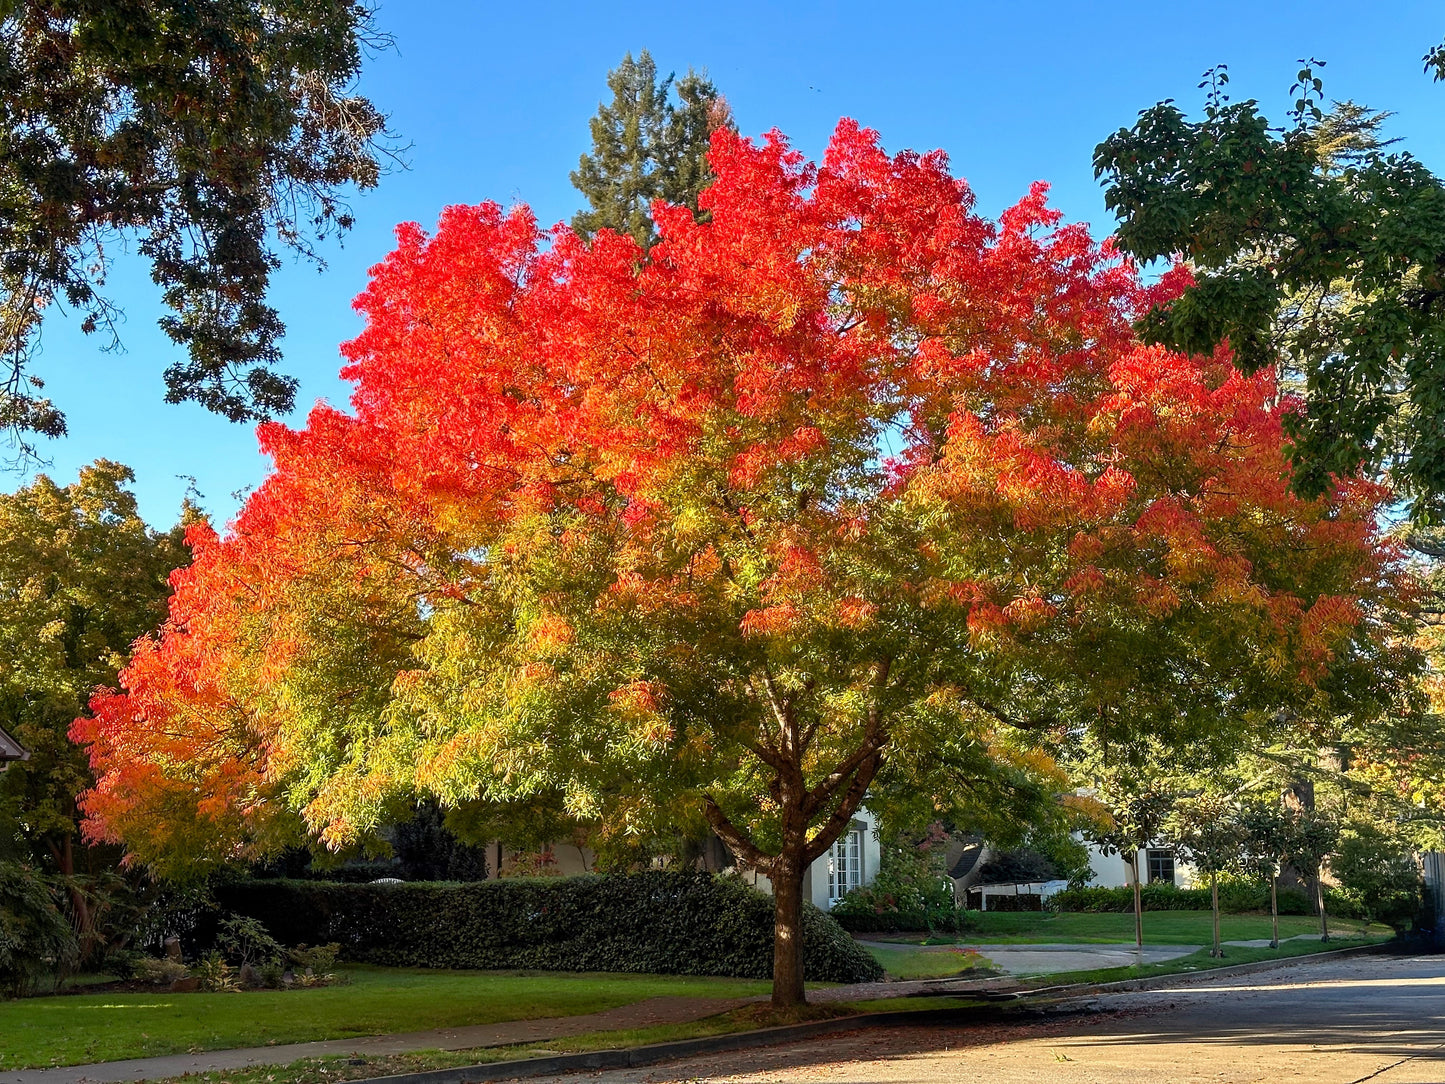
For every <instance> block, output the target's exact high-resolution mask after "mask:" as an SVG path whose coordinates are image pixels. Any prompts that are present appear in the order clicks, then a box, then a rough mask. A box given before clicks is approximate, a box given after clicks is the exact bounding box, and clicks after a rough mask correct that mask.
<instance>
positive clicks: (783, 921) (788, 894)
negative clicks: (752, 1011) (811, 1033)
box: [772, 855, 807, 1009]
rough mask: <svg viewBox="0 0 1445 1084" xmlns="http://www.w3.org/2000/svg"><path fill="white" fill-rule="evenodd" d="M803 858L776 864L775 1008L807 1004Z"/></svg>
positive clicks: (784, 858)
mask: <svg viewBox="0 0 1445 1084" xmlns="http://www.w3.org/2000/svg"><path fill="white" fill-rule="evenodd" d="M805 868H806V867H805V866H804V865H803V863H802V861H801V857H800V856H793V855H780V856H779V857H778V858H777V860H776V861H775V862H774V863H773V872H772V882H773V1007H774V1008H776V1009H789V1008H792V1007H793V1006H795V1005H802V1004H804V1003H805V1002H806V1001H807V996H806V994H805V993H804V991H803V872H804V870H805Z"/></svg>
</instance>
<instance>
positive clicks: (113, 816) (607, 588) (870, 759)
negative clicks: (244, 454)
mask: <svg viewBox="0 0 1445 1084" xmlns="http://www.w3.org/2000/svg"><path fill="white" fill-rule="evenodd" d="M710 162H711V166H712V169H713V170H714V172H715V173H716V177H717V179H716V181H715V183H713V184H712V185H711V186H710V187H708V188H707V189H705V190H704V191H703V193H702V196H701V199H700V207H701V209H702V210H703V211H705V212H708V213H709V215H710V217H709V218H708V219H707V220H706V221H699V220H698V219H697V218H696V217H695V216H694V215H693V213H692V211H691V209H690V208H688V207H686V206H673V207H667V206H662V205H657V210H656V214H657V226H658V233H659V240H658V242H657V243H656V244H655V245H654V247H653V248H652V250H651V252H650V254H648V255H647V258H645V259H644V258H643V257H644V251H643V249H642V248H641V246H640V245H639V243H638V242H637V241H636V240H635V239H634V238H633V237H632V236H630V235H628V234H625V233H616V232H613V231H612V230H609V229H602V230H599V231H598V232H597V234H596V235H595V236H594V237H593V239H592V241H591V243H590V244H589V243H587V242H585V241H584V240H583V239H582V238H581V237H579V236H578V235H577V234H576V233H574V232H573V231H571V230H569V229H566V228H565V227H564V228H559V229H558V230H556V231H555V232H552V233H548V232H547V231H544V230H541V229H539V228H538V225H537V223H536V221H535V220H534V218H533V216H532V215H531V214H530V212H529V211H527V210H526V209H525V208H516V209H513V210H511V211H504V210H503V209H502V208H501V207H499V206H498V205H497V204H494V203H488V204H482V205H480V206H476V207H452V208H449V209H447V210H446V211H445V212H444V213H443V215H442V218H441V221H440V223H439V225H438V227H437V229H436V230H435V232H434V233H431V234H427V233H426V232H424V231H423V230H422V229H421V228H420V227H418V226H415V225H406V226H403V227H401V228H400V230H399V231H398V238H399V243H398V247H397V249H396V251H395V252H393V253H392V254H391V255H390V256H389V257H388V258H387V259H386V260H385V261H384V262H383V263H381V264H380V265H379V266H378V267H376V268H375V269H374V272H373V276H372V281H371V284H370V286H369V287H368V289H367V290H366V292H365V293H364V294H363V295H362V296H361V297H360V299H359V300H358V302H357V305H358V308H359V309H360V311H361V312H362V313H363V314H364V315H365V317H366V321H367V323H366V328H365V330H364V331H363V332H362V333H361V335H360V336H359V337H358V338H357V339H355V340H354V341H353V342H351V343H349V344H348V345H347V346H346V348H345V351H346V356H347V357H348V359H349V365H348V367H347V368H346V370H345V375H346V376H347V377H348V378H349V379H350V380H352V381H353V382H354V384H355V387H356V390H355V393H354V395H353V400H352V406H353V410H354V413H351V414H347V413H343V412H341V411H339V410H336V409H333V408H331V407H327V406H320V407H318V408H316V409H315V410H314V411H313V412H312V414H311V416H310V418H309V420H308V422H307V425H306V426H305V428H304V429H301V430H291V429H287V428H284V427H282V426H279V425H267V426H264V427H263V428H262V430H261V436H262V441H263V444H264V446H265V448H266V450H267V451H268V452H269V454H270V455H271V456H272V458H273V459H274V462H275V469H274V471H273V472H272V474H271V475H270V477H269V478H268V479H267V480H266V482H265V483H264V485H263V486H262V487H261V488H260V489H259V490H258V491H257V492H256V493H254V494H253V495H252V497H251V498H250V499H249V500H248V502H247V504H246V506H245V508H244V509H243V510H242V512H241V513H240V515H239V516H238V518H237V519H236V521H235V522H234V524H233V525H232V527H231V529H230V530H229V531H228V533H227V534H226V535H224V536H218V535H216V534H215V533H214V532H212V531H211V530H210V529H209V528H207V527H205V526H204V525H198V526H196V527H193V528H192V530H191V535H190V539H191V543H192V546H193V548H194V552H195V558H194V562H193V564H192V565H191V566H190V568H188V569H187V570H185V571H183V572H180V573H178V574H177V575H176V577H175V587H176V592H175V595H174V598H173V601H172V608H171V620H170V622H169V624H168V625H167V626H166V628H165V630H164V633H163V635H161V636H160V637H159V638H157V639H153V640H146V641H142V642H141V643H140V644H139V645H138V647H137V649H136V651H135V654H134V656H133V658H132V660H131V663H130V665H129V667H128V668H127V670H126V671H125V672H124V673H123V674H122V676H121V679H120V684H121V688H120V690H118V691H113V692H105V693H102V694H100V695H98V696H97V697H96V698H95V699H94V701H93V703H92V709H93V712H94V716H93V718H90V719H82V720H80V721H78V722H77V723H76V725H75V728H74V733H75V735H76V737H77V738H78V739H80V740H83V741H86V742H88V743H90V748H91V753H92V757H93V763H94V765H95V769H96V772H97V774H98V778H99V782H98V784H97V786H96V788H95V789H94V790H93V791H92V792H90V794H88V795H87V797H86V799H85V808H86V810H87V811H88V813H89V817H90V820H89V831H90V832H91V834H92V835H93V836H94V837H98V838H108V839H120V840H124V842H125V843H126V845H127V846H128V847H129V848H130V849H131V852H132V853H133V854H134V855H135V856H136V858H137V859H138V860H143V861H147V862H152V863H155V864H156V865H157V866H158V868H161V869H162V870H164V869H166V868H171V869H174V868H177V867H178V865H179V863H177V862H176V857H177V856H182V857H183V858H184V860H185V862H186V863H194V862H196V861H198V860H201V859H204V858H212V859H223V858H230V857H235V856H238V855H245V854H247V853H256V852H258V851H262V850H264V849H265V848H267V847H268V846H274V845H276V844H277V842H278V841H280V840H281V839H283V838H285V837H287V836H288V835H289V834H292V833H294V831H295V828H296V824H297V818H299V819H300V822H301V823H302V824H303V825H304V827H305V829H306V830H307V831H309V832H312V833H315V834H316V835H318V836H319V837H320V838H322V839H323V840H324V841H326V842H327V843H329V844H331V845H333V846H345V845H346V844H348V843H349V842H351V841H353V840H356V839H358V838H360V837H362V836H364V834H365V833H366V832H367V831H369V830H370V829H371V828H372V827H373V826H374V825H376V824H377V823H379V822H380V820H381V819H382V818H383V816H384V813H385V809H386V806H387V803H388V802H391V801H394V800H396V799H398V798H410V797H414V796H431V797H434V798H436V799H437V800H438V801H439V802H440V803H441V804H442V805H443V806H446V807H457V806H467V805H470V804H479V805H486V804H488V803H507V802H511V803H518V804H527V803H535V804H542V805H548V806H550V807H551V808H555V809H560V810H563V811H564V812H565V813H566V815H567V816H568V817H570V818H571V819H572V820H573V821H574V822H576V823H578V824H581V825H585V826H588V827H589V828H590V829H591V830H592V832H593V836H592V839H593V841H594V845H595V846H597V847H598V848H599V849H600V850H602V851H604V852H605V851H606V850H607V848H608V847H609V846H610V845H611V844H612V843H618V844H619V845H625V844H626V843H627V842H628V841H630V840H636V839H638V838H644V837H646V836H647V835H648V834H650V833H659V832H662V831H675V830H676V829H677V828H678V827H679V826H680V825H685V824H689V823H694V822H701V821H704V820H705V821H706V823H707V824H708V825H709V826H710V827H711V828H712V829H713V830H714V831H715V832H717V834H718V835H719V836H721V838H722V839H723V840H724V841H725V842H726V843H727V845H728V847H729V848H730V849H731V850H732V852H733V853H734V854H735V855H736V856H737V857H738V858H739V859H740V860H741V861H742V862H744V863H745V864H747V865H749V866H751V867H753V868H755V869H756V870H758V871H760V872H761V873H763V874H765V875H767V876H768V877H769V878H770V879H771V882H772V885H773V889H774V901H775V921H776V951H775V954H774V979H775V992H774V997H775V1000H776V1001H778V1002H779V1003H780V1004H793V1003H796V1002H797V1001H799V1000H801V998H802V996H803V990H802V970H801V967H802V955H801V952H800V945H799V938H800V936H801V934H800V930H801V926H800V922H801V918H800V915H801V907H802V898H801V896H802V882H803V878H804V875H805V873H806V870H807V868H808V865H809V863H811V862H812V861H814V860H815V859H817V858H819V857H820V856H822V855H823V854H825V853H826V852H827V850H828V848H829V847H830V846H831V845H832V844H833V843H834V841H835V840H836V839H837V838H838V837H839V836H840V834H841V833H843V832H844V831H846V830H847V829H848V828H849V827H850V826H851V825H852V823H853V819H854V816H855V814H856V812H857V810H858V808H859V805H860V803H862V801H863V800H864V797H865V795H867V796H868V801H869V803H870V806H873V807H874V808H882V807H886V806H887V805H888V804H889V803H890V802H898V803H900V804H906V803H909V802H913V803H917V802H919V801H924V802H925V803H926V804H927V805H929V806H930V807H931V808H933V809H935V810H942V811H947V812H948V814H949V816H950V817H951V819H953V820H954V821H955V822H957V823H967V824H969V825H970V826H971V827H976V828H978V829H980V830H983V831H990V830H992V829H993V828H994V827H997V826H998V825H999V824H1000V823H1001V822H1004V821H1006V820H1007V819H1008V818H1010V817H1011V816H1021V815H1029V816H1034V815H1041V814H1042V812H1043V811H1044V810H1046V809H1047V808H1048V807H1049V804H1050V802H1049V795H1050V788H1051V787H1053V788H1057V787H1059V786H1060V784H1061V780H1060V778H1059V775H1058V772H1057V769H1056V767H1055V766H1054V764H1053V762H1052V760H1051V759H1050V756H1049V751H1050V749H1051V748H1052V747H1054V746H1055V745H1056V744H1057V743H1059V742H1062V741H1065V740H1067V739H1068V737H1069V736H1070V735H1075V734H1077V733H1079V732H1080V731H1081V730H1088V731H1091V732H1097V731H1103V732H1105V733H1106V735H1107V738H1108V740H1109V741H1111V742H1114V743H1119V744H1124V745H1127V743H1128V742H1129V741H1130V740H1131V738H1135V737H1137V736H1138V735H1139V734H1141V733H1148V734H1150V735H1152V736H1153V737H1154V738H1155V739H1156V740H1158V741H1159V742H1161V743H1163V744H1164V745H1165V746H1166V747H1185V746H1202V747H1210V748H1216V747H1218V748H1228V747H1230V745H1231V743H1233V742H1235V741H1238V740H1241V739H1242V738H1244V737H1249V736H1258V734H1259V732H1260V730H1262V729H1264V728H1266V727H1268V726H1270V725H1279V724H1278V722H1277V721H1278V720H1280V719H1283V718H1289V719H1292V720H1305V719H1308V718H1309V717H1311V715H1312V714H1313V713H1317V712H1326V711H1327V712H1330V713H1333V714H1338V713H1339V712H1341V711H1345V710H1348V707H1349V704H1348V702H1347V699H1346V692H1347V690H1345V689H1344V688H1343V687H1342V686H1340V685H1339V684H1338V683H1334V682H1332V681H1331V675H1332V674H1333V673H1334V664H1335V663H1336V662H1338V661H1339V660H1341V659H1343V658H1346V657H1350V656H1352V655H1354V654H1357V653H1358V652H1359V651H1360V650H1361V648H1362V646H1365V641H1368V639H1369V637H1370V636H1371V635H1372V634H1373V633H1372V630H1373V629H1374V628H1375V627H1376V625H1374V624H1372V623H1370V622H1367V621H1365V620H1364V618H1365V617H1366V616H1368V615H1372V614H1375V613H1377V612H1379V611H1380V610H1381V609H1382V608H1386V607H1388V606H1389V605H1391V600H1392V598H1393V597H1394V594H1395V593H1396V592H1397V591H1398V589H1399V577H1400V570H1399V563H1398V559H1397V555H1396V554H1395V553H1394V552H1393V551H1392V550H1391V549H1390V548H1389V547H1387V546H1384V545H1382V544H1380V543H1379V542H1378V541H1377V537H1376V534H1375V509H1376V506H1377V504H1378V502H1379V501H1380V500H1382V498H1383V492H1382V491H1381V490H1379V489H1378V488H1376V487H1374V486H1371V485H1369V484H1366V483H1363V482H1359V481H1355V480H1344V481H1341V482H1340V483H1339V484H1337V485H1336V486H1335V487H1334V488H1333V489H1332V490H1331V491H1330V492H1329V493H1328V494H1326V495H1324V496H1322V497H1319V498H1316V499H1313V500H1308V501H1306V500H1303V499H1301V498H1299V497H1297V496H1295V495H1294V494H1292V493H1291V492H1290V490H1289V486H1288V481H1289V475H1288V470H1287V465H1286V459H1285V450H1284V441H1283V436H1282V432H1281V428H1280V417H1279V407H1278V405H1277V404H1278V399H1279V396H1278V391H1277V389H1276V387H1275V385H1274V383H1273V381H1272V379H1271V377H1270V375H1269V373H1268V372H1267V371H1266V372H1260V373H1258V374H1256V375H1254V376H1244V375H1242V374H1241V373H1239V372H1237V371H1236V370H1235V369H1234V368H1232V366H1231V365H1230V362H1229V358H1228V356H1227V355H1226V354H1224V353H1222V352H1216V353H1214V354H1209V355H1205V356H1202V357H1187V356H1184V355H1180V354H1175V353H1170V352H1169V351H1167V350H1164V349H1162V348H1160V347H1147V346H1141V345H1140V344H1139V343H1138V342H1137V340H1136V339H1135V338H1134V336H1133V333H1132V330H1131V321H1132V320H1133V319H1135V318H1137V317H1138V316H1139V315H1140V314H1142V313H1143V312H1145V311H1147V310H1148V308H1149V306H1150V305H1151V304H1154V303H1156V302H1157V301H1159V300H1161V299H1162V298H1164V297H1166V296H1168V295H1169V294H1170V292H1171V291H1177V290H1178V289H1179V287H1180V285H1181V282H1180V279H1179V276H1178V275H1172V276H1167V277H1166V278H1165V279H1164V281H1162V282H1161V283H1159V284H1157V285H1153V286H1145V285H1143V284H1141V282H1140V281H1139V279H1138V278H1137V277H1136V275H1135V274H1134V272H1133V270H1132V269H1131V268H1130V267H1129V266H1128V265H1127V264H1125V263H1124V262H1122V261H1121V260H1120V259H1119V258H1117V257H1116V256H1115V255H1114V254H1113V253H1112V252H1111V251H1110V250H1109V249H1108V247H1107V246H1102V247H1101V246H1099V245H1097V244H1095V243H1094V242H1093V241H1091V240H1090V238H1089V236H1088V234H1087V232H1086V231H1085V230H1084V229H1083V228H1082V227H1079V226H1067V225H1062V224H1061V222H1060V216H1059V214H1058V212H1057V211H1054V210H1052V209H1050V208H1049V206H1048V205H1047V202H1046V198H1045V197H1046V193H1045V190H1044V188H1043V186H1037V187H1035V188H1034V189H1033V190H1032V191H1031V192H1030V193H1029V195H1028V196H1027V197H1026V198H1025V199H1024V200H1023V201H1021V202H1020V203H1019V204H1018V205H1017V206H1015V207H1013V208H1011V209H1009V210H1008V211H1006V212H1005V213H1004V214H1003V216H1002V217H1001V218H1000V220H999V221H998V222H997V223H994V222H990V221H988V220H986V219H984V218H982V217H980V216H979V215H977V214H975V213H974V211H973V210H972V203H973V197H972V194H971V193H970V191H969V189H968V187H967V186H966V185H965V184H964V183H963V182H962V181H959V180H957V179H955V178H954V177H953V176H951V175H950V173H949V169H948V163H947V160H946V158H945V157H944V155H943V154H942V153H931V154H926V155H918V154H914V153H908V152H906V153H901V154H898V155H895V156H890V155H888V154H886V153H885V152H884V151H883V150H882V149H881V147H880V146H879V143H878V139H877V136H876V135H875V134H874V133H872V132H869V131H867V130H864V129H861V128H859V127H858V125H856V124H854V123H852V122H850V121H844V122H842V123H841V124H840V125H839V127H838V129H837V132H836V133H835V135H834V137H833V139H832V141H831V144H830V146H829V148H828V152H827V156H826V158H825V159H824V161H823V163H822V164H821V165H814V164H812V163H810V162H808V161H806V160H805V159H804V158H803V156H802V155H800V154H799V153H797V152H796V151H794V150H792V149H791V148H790V147H789V146H788V144H787V143H786V141H785V140H784V139H783V137H782V136H781V135H779V134H777V133H772V134H769V135H768V136H766V137H765V138H764V139H762V140H761V141H760V142H756V143H755V142H753V141H750V140H747V139H744V138H740V137H739V136H738V135H737V134H736V133H734V132H732V131H731V130H729V129H727V128H719V129H717V130H715V131H714V133H713V136H712V152H711V158H710ZM1375 691H1378V689H1376V690H1375ZM1281 708H1288V709H1289V711H1288V713H1284V712H1281V711H1280V709H1281ZM920 796H922V797H920ZM955 810H957V811H959V813H958V815H957V816H954V815H953V811H955ZM939 815H942V814H939ZM168 863H169V866H168Z"/></svg>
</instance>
